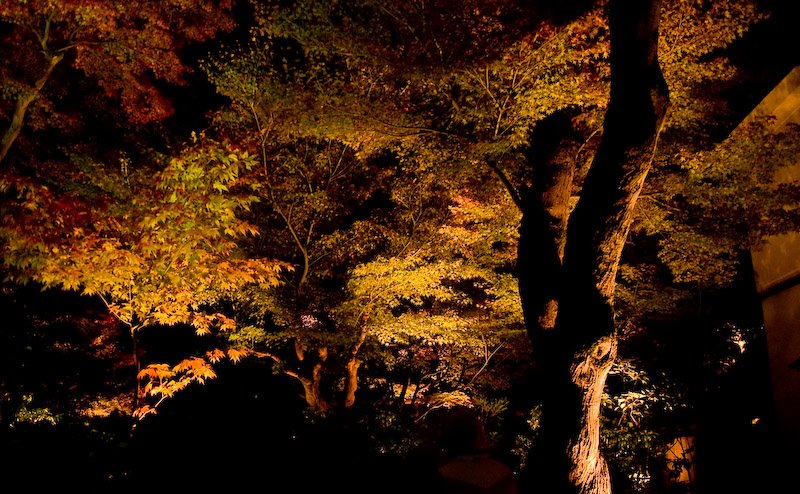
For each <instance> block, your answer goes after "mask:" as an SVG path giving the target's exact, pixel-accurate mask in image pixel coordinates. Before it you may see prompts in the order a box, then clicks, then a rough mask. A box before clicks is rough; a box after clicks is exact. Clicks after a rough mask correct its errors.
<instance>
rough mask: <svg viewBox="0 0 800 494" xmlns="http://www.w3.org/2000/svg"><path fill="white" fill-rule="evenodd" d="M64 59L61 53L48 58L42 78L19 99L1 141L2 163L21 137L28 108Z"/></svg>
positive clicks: (0, 153) (0, 160)
mask: <svg viewBox="0 0 800 494" xmlns="http://www.w3.org/2000/svg"><path fill="white" fill-rule="evenodd" d="M62 58H64V54H63V53H59V54H57V55H52V56H49V57H48V58H47V67H46V68H45V70H44V72H43V73H42V76H41V77H39V79H38V80H37V81H36V82H35V83H34V85H33V87H31V88H30V89H28V90H27V91H24V92H23V93H22V94H20V95H19V97H17V102H16V104H15V105H14V113H13V115H12V116H11V123H10V124H9V126H8V129H6V132H5V134H3V139H2V140H0V163H2V162H3V160H4V159H5V157H6V154H8V150H9V149H11V145H12V144H14V141H15V140H16V139H17V137H18V136H19V133H20V131H21V130H22V125H23V124H24V123H25V114H26V113H27V111H28V107H29V106H30V105H31V103H33V100H34V99H36V96H38V95H39V92H40V91H41V90H42V88H43V87H44V84H45V82H47V79H48V78H49V77H50V74H51V73H52V72H53V69H54V68H55V67H56V65H58V62H60V61H61V59H62Z"/></svg>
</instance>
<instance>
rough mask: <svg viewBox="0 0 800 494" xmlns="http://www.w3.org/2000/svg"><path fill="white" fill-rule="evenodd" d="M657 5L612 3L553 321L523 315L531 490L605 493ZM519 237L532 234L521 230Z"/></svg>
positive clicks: (651, 142)
mask: <svg viewBox="0 0 800 494" xmlns="http://www.w3.org/2000/svg"><path fill="white" fill-rule="evenodd" d="M659 11H660V2H659V0H638V1H636V2H624V1H622V0H612V1H611V3H610V10H609V21H610V22H609V24H610V27H611V98H610V101H609V108H608V111H607V113H606V118H605V121H604V124H603V137H602V140H601V143H600V147H599V149H598V151H597V154H596V155H595V158H594V160H593V161H592V165H591V168H590V169H589V173H588V175H587V177H586V180H585V181H584V185H583V189H582V191H581V198H580V200H579V202H578V205H577V206H576V208H575V210H574V211H573V213H572V214H571V216H570V218H569V222H568V225H567V231H566V239H565V244H564V254H563V261H562V262H560V266H559V273H558V274H559V276H558V279H559V280H560V283H559V291H558V298H557V316H556V319H555V325H554V327H548V325H547V324H541V322H542V321H544V322H547V320H546V319H545V320H543V319H541V318H539V319H537V320H531V319H530V316H531V315H532V314H536V313H537V310H538V309H537V305H533V310H530V308H529V310H526V311H525V315H526V324H527V325H528V329H529V333H531V338H532V342H533V344H534V346H535V347H537V350H538V351H537V352H536V353H537V355H538V356H539V359H540V360H539V364H540V370H541V373H542V376H543V381H544V389H542V390H541V391H542V405H543V406H542V422H541V427H542V430H541V436H540V438H539V441H538V444H537V445H536V446H535V447H534V449H533V450H532V451H531V455H530V457H529V462H528V468H529V469H530V472H531V475H529V476H528V478H527V482H526V483H525V484H524V485H523V487H525V489H526V490H528V491H530V492H546V493H548V494H578V493H580V494H608V493H610V492H611V480H610V475H609V471H608V465H607V464H606V462H605V460H604V459H603V456H602V452H601V448H600V412H601V404H602V396H603V389H604V388H605V382H606V378H607V376H608V373H609V371H610V370H611V366H612V365H613V363H614V359H615V358H616V354H617V332H616V327H615V320H614V290H615V287H616V281H615V280H616V274H617V269H618V266H619V261H620V257H621V254H622V249H623V246H624V244H625V240H626V238H627V235H628V231H629V229H630V225H631V222H632V219H633V209H634V207H635V205H636V201H637V199H638V197H639V194H640V192H641V189H642V186H643V184H644V180H645V178H646V176H647V173H648V171H649V169H650V166H651V164H652V157H653V153H654V151H655V145H656V143H657V140H658V133H659V130H660V127H661V123H662V121H663V118H664V115H665V113H666V105H667V101H668V98H667V88H666V84H665V82H664V79H663V77H662V75H661V71H660V68H659V65H658V58H657V46H658V17H659ZM542 192H543V191H542ZM541 203H542V205H544V204H545V202H544V201H543V200H542V201H541ZM542 215H543V216H544V215H545V213H544V212H542ZM523 226H525V225H523ZM526 233H527V234H531V233H533V232H526V231H525V229H524V228H523V229H521V235H524V234H526ZM540 234H541V235H544V236H547V235H550V236H551V238H552V233H548V232H546V231H545V232H540ZM520 244H521V245H522V244H523V241H522V239H521V240H520ZM554 245H555V244H554ZM534 252H535V250H534ZM551 252H552V251H551ZM525 255H528V254H526V253H525V252H522V251H521V252H520V256H525ZM551 257H552V254H551ZM551 261H552V260H551ZM551 261H547V260H544V261H542V262H551ZM528 262H532V261H531V260H530V259H528ZM547 269H552V268H547ZM543 270H544V268H542V269H541V270H540V271H543ZM525 274H526V271H521V272H520V277H521V279H520V292H521V294H522V295H523V297H524V295H525V294H526V293H527V294H528V295H529V296H530V294H531V293H533V294H537V293H538V292H535V291H533V292H531V291H530V290H528V292H525V291H524V290H523V288H524V287H530V286H531V285H532V284H533V283H536V282H537V281H538V280H530V279H527V280H523V279H522V277H523V276H525ZM539 292H541V293H545V292H544V290H540V291H539ZM543 302H546V300H544V299H542V298H539V299H535V298H527V299H526V298H523V304H529V303H531V304H538V307H546V304H544V303H543ZM539 313H542V312H541V310H539ZM544 314H547V312H544Z"/></svg>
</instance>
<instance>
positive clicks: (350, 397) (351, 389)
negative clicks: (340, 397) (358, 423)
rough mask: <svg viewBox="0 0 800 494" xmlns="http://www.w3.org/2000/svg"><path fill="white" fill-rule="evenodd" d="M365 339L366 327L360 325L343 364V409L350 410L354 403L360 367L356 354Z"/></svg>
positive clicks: (359, 360)
mask: <svg viewBox="0 0 800 494" xmlns="http://www.w3.org/2000/svg"><path fill="white" fill-rule="evenodd" d="M366 338H367V326H366V325H365V324H361V327H360V328H359V330H358V336H357V337H356V341H355V343H353V346H352V348H351V349H350V355H349V358H348V359H347V362H346V363H345V366H344V367H345V381H344V407H345V408H352V407H353V405H355V403H356V391H358V368H359V367H361V359H359V358H358V353H359V351H361V347H362V346H363V345H364V340H366Z"/></svg>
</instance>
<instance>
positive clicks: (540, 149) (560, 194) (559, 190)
mask: <svg viewBox="0 0 800 494" xmlns="http://www.w3.org/2000/svg"><path fill="white" fill-rule="evenodd" d="M570 120H571V119H570V115H569V114H568V113H566V112H559V113H556V114H555V115H552V116H551V117H549V118H548V119H546V120H544V121H543V122H540V123H538V124H537V126H536V129H535V130H534V132H532V134H531V136H530V140H531V143H532V146H531V151H530V152H529V153H528V163H529V165H530V166H531V167H532V168H533V171H534V176H533V180H534V186H533V188H531V189H529V190H526V191H525V192H524V193H523V194H522V208H521V209H522V221H521V224H520V238H519V247H518V249H519V255H518V263H517V264H518V270H519V273H518V277H519V291H520V297H521V299H522V307H523V312H524V317H525V325H526V327H527V329H528V335H529V336H530V338H531V341H532V343H533V344H534V348H536V347H538V344H537V341H538V339H539V338H540V336H541V335H542V333H543V332H545V331H549V330H552V329H553V328H554V327H555V324H556V316H557V315H558V295H559V287H558V283H554V282H553V281H554V280H558V279H559V277H560V275H561V261H562V259H563V257H564V241H565V239H566V226H567V219H568V217H569V198H570V195H571V193H572V179H573V175H574V171H575V167H574V165H573V164H572V163H570V162H569V161H566V160H559V159H558V157H559V156H558V154H559V152H560V151H561V147H564V146H563V143H565V141H568V140H569V137H568V135H569V134H570V133H572V132H573V131H572V123H571V121H570Z"/></svg>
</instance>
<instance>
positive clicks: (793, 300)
mask: <svg viewBox="0 0 800 494" xmlns="http://www.w3.org/2000/svg"><path fill="white" fill-rule="evenodd" d="M769 115H772V116H774V117H775V121H774V123H773V128H774V129H775V130H776V131H779V130H785V128H786V124H788V123H795V124H800V67H795V69H794V70H792V71H791V72H790V73H789V74H788V75H787V76H786V77H785V78H784V79H783V81H781V82H780V83H779V84H778V85H777V86H776V87H775V89H773V90H772V91H771V92H770V93H769V94H768V95H767V96H766V97H765V98H764V100H763V101H762V102H761V103H760V104H759V105H758V107H756V108H755V110H753V112H752V113H751V114H750V115H749V116H748V117H747V119H745V121H747V120H748V119H751V118H754V117H758V116H769ZM798 179H800V157H798V160H797V161H796V162H794V163H787V164H786V167H785V168H783V169H781V170H779V171H778V172H777V173H776V176H775V177H774V180H775V182H776V183H780V182H784V183H785V182H789V181H797V180H798ZM752 258H753V268H754V270H755V278H756V279H755V281H756V289H757V290H758V292H759V293H760V294H761V295H762V297H763V299H762V310H763V313H764V326H765V328H766V337H767V347H768V352H769V361H770V376H771V379H772V388H773V389H772V391H773V398H774V402H775V411H776V415H777V417H776V418H777V419H778V422H779V425H780V427H781V429H782V432H783V433H784V434H787V435H788V436H791V437H793V439H795V440H797V439H800V232H793V233H787V234H783V235H775V236H773V237H770V238H768V239H767V240H766V242H765V243H764V244H763V245H762V246H760V247H759V248H758V249H756V250H754V251H753V252H752Z"/></svg>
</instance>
